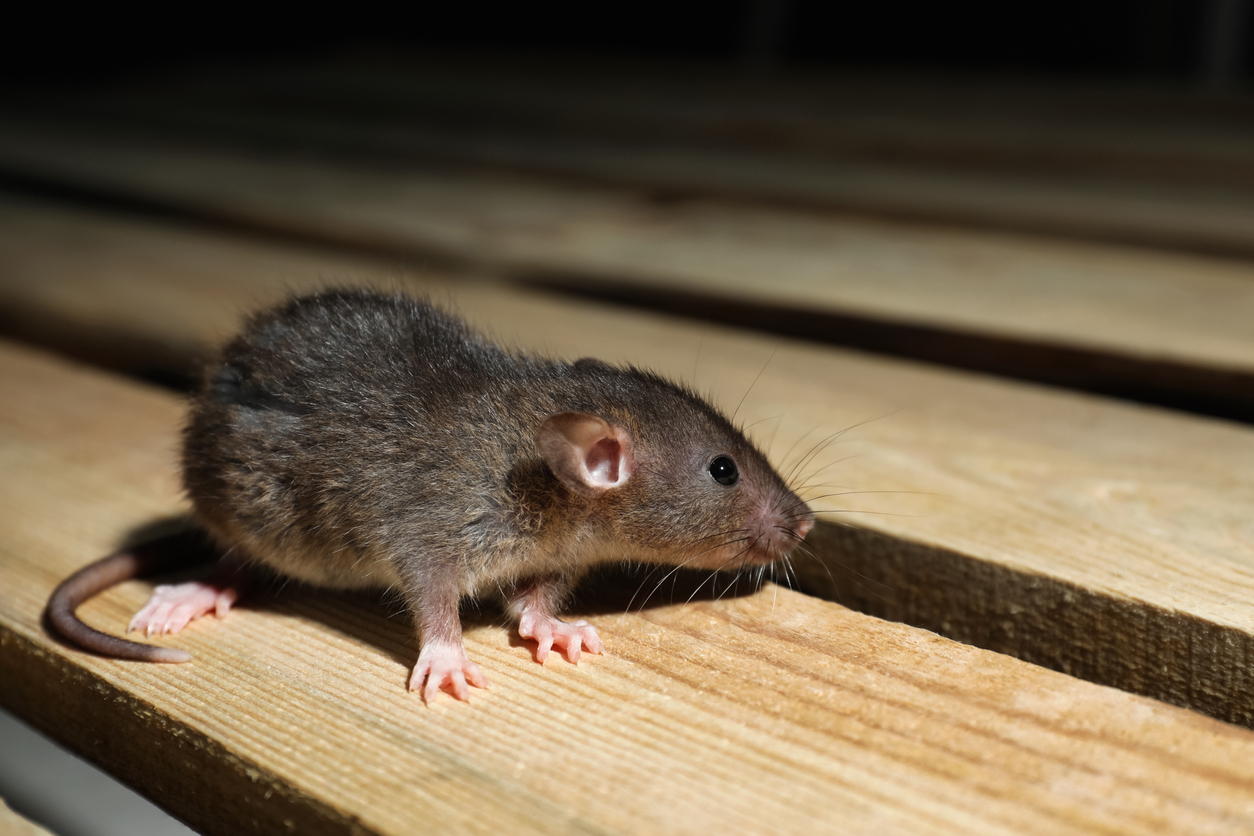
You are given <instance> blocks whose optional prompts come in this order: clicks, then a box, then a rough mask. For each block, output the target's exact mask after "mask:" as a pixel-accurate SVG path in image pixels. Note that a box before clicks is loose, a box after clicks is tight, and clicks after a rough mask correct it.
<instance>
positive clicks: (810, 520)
mask: <svg viewBox="0 0 1254 836" xmlns="http://www.w3.org/2000/svg"><path fill="white" fill-rule="evenodd" d="M812 528H814V517H805V518H803V519H800V520H798V521H797V525H796V527H795V529H794V530H795V531H796V532H797V536H798V537H800V538H801V539H803V540H804V539H805V536H806V535H807V534H809V533H810V529H812Z"/></svg>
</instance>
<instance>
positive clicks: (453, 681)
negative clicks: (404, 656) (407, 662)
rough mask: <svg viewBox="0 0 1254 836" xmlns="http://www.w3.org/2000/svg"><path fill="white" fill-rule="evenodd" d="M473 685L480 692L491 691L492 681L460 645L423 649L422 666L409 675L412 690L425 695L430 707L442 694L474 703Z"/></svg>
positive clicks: (438, 645)
mask: <svg viewBox="0 0 1254 836" xmlns="http://www.w3.org/2000/svg"><path fill="white" fill-rule="evenodd" d="M466 683H470V684H471V685H473V686H475V687H476V688H487V687H488V680H487V678H486V677H484V675H483V672H482V671H481V670H479V666H478V665H476V664H475V663H474V662H472V661H470V659H469V658H467V656H466V649H465V648H464V647H461V646H460V645H447V644H433V643H428V644H426V645H424V646H423V648H422V652H421V653H419V654H418V664H416V665H414V671H413V673H411V674H410V675H409V690H411V691H418V690H421V691H422V701H423V702H424V703H426V704H427V705H430V704H431V701H432V700H433V699H435V695H436V694H438V693H440V691H441V690H446V691H448V692H449V693H450V694H452V695H453V696H454V697H456V698H457V699H459V700H461V701H462V702H469V701H470V689H469V688H468V687H466Z"/></svg>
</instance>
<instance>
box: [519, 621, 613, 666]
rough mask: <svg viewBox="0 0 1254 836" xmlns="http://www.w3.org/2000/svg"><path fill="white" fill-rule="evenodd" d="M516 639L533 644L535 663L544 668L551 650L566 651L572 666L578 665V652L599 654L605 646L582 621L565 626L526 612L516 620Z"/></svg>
mask: <svg viewBox="0 0 1254 836" xmlns="http://www.w3.org/2000/svg"><path fill="white" fill-rule="evenodd" d="M518 635H520V636H522V637H523V638H524V639H534V640H535V642H536V661H537V662H539V663H540V664H542V665H543V664H544V660H545V659H547V658H549V651H550V650H552V649H553V648H554V647H556V648H558V649H559V650H565V651H566V658H567V659H568V660H569V661H570V662H571V663H572V664H576V665H577V664H579V655H580V652H581V651H582V650H583V649H584V648H587V649H588V652H589V653H601V652H603V651H604V650H605V645H603V644H602V643H601V638H600V637H599V636H598V635H597V628H595V627H593V626H592V625H591V624H589V623H588V622H586V621H573V622H566V621H562V620H561V619H559V618H554V617H553V616H551V615H544V614H543V613H539V612H536V611H535V610H529V611H527V612H525V613H523V615H522V617H521V618H519V619H518Z"/></svg>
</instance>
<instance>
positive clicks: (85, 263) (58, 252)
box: [0, 201, 1254, 725]
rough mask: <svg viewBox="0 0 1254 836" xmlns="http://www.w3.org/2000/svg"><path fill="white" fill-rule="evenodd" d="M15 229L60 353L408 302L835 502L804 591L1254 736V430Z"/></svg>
mask: <svg viewBox="0 0 1254 836" xmlns="http://www.w3.org/2000/svg"><path fill="white" fill-rule="evenodd" d="M4 217H5V222H4V223H0V276H2V277H3V283H2V285H3V294H4V295H3V298H2V302H3V307H4V309H6V310H7V311H8V312H9V318H10V319H11V320H13V321H16V320H19V319H24V318H29V319H31V320H32V321H36V322H39V323H43V324H42V325H41V326H40V327H39V328H38V329H37V332H38V333H37V335H38V336H42V338H43V339H45V340H47V341H49V342H51V343H53V344H60V343H62V342H63V341H64V338H63V337H61V336H60V334H61V333H62V332H63V331H68V332H70V333H71V334H75V335H77V334H81V333H106V334H121V333H125V332H127V331H128V330H131V329H134V331H135V333H136V334H137V338H138V339H139V340H140V341H141V342H143V343H144V344H147V345H150V346H158V347H161V346H164V347H165V348H164V349H163V350H164V351H166V352H167V353H168V354H169V356H171V357H174V358H187V357H190V356H192V355H194V354H195V352H196V351H197V350H198V349H200V348H201V347H202V346H203V345H204V344H205V343H206V342H209V341H211V340H213V339H216V338H218V337H220V336H221V335H222V334H224V333H226V332H227V331H228V330H229V329H230V328H231V327H232V325H233V323H234V322H235V321H236V320H237V319H238V317H239V315H240V313H241V311H242V310H245V309H248V308H250V307H253V306H256V305H258V304H260V303H262V302H263V301H265V300H267V299H273V298H275V297H276V296H277V295H279V294H280V293H281V292H282V290H283V289H284V288H287V289H292V290H299V289H302V288H304V289H308V288H311V287H316V286H322V285H324V284H325V283H326V282H327V281H350V282H351V281H367V282H372V283H382V284H385V285H387V284H389V283H396V282H401V283H403V284H405V285H406V286H412V287H415V288H427V289H432V288H434V292H435V293H436V296H437V298H440V299H449V300H451V301H452V302H453V303H454V304H455V306H456V307H457V308H458V309H460V310H461V311H463V312H464V313H465V314H466V315H467V316H468V317H469V318H470V319H471V320H472V321H473V322H476V323H478V324H479V325H481V326H484V327H486V328H487V329H488V330H489V331H490V332H491V333H494V334H496V335H498V336H499V337H501V338H502V339H504V340H505V341H506V342H509V343H511V344H516V345H521V346H525V347H530V348H532V349H538V350H544V351H549V352H554V353H557V354H560V355H564V356H570V357H577V356H587V355H595V356H600V357H604V358H606V359H608V360H611V361H618V362H634V363H637V364H641V365H644V366H647V367H652V368H657V369H660V370H662V371H664V372H666V373H669V374H671V375H673V376H675V377H677V378H680V379H685V380H689V381H691V382H692V383H693V384H694V385H695V386H697V387H698V388H699V389H701V390H703V391H710V392H711V393H712V396H713V397H714V399H715V400H716V401H717V402H720V403H722V404H723V405H724V406H725V407H726V408H727V409H728V411H729V412H730V411H733V410H736V411H737V417H738V419H739V420H741V421H743V422H744V423H745V424H746V425H748V426H750V427H751V428H752V432H753V434H755V435H756V436H757V437H758V438H759V439H760V440H761V441H762V443H763V445H764V446H765V447H767V448H768V449H769V450H770V451H771V452H772V454H773V455H774V457H775V458H776V460H777V461H779V462H781V464H782V466H783V468H784V470H785V471H790V470H791V469H792V468H794V466H795V467H796V468H797V469H796V471H795V474H794V475H796V477H797V480H798V481H799V482H800V483H802V484H809V485H810V487H811V488H812V494H827V493H833V492H835V493H837V494H840V495H838V496H834V497H830V498H828V499H825V500H822V501H816V506H817V507H819V508H821V509H825V510H827V511H829V512H831V513H829V515H828V516H827V518H826V519H827V520H828V524H826V525H824V526H821V529H822V530H821V531H820V532H817V533H816V534H815V535H812V537H813V538H814V548H815V550H816V551H817V552H818V553H819V555H820V556H821V557H823V558H824V561H825V563H824V564H823V565H819V564H814V565H802V564H799V565H798V567H797V571H798V572H800V573H801V574H802V575H803V576H804V577H805V579H806V581H807V583H808V584H810V586H811V588H813V589H816V590H820V591H822V592H823V593H824V594H825V595H827V596H828V597H831V598H834V599H836V600H838V601H842V602H846V603H848V604H850V605H852V606H855V607H856V608H858V609H861V610H864V611H867V612H870V613H873V614H877V615H882V616H884V617H888V618H891V619H894V620H898V621H904V622H907V623H912V624H919V625H924V626H927V627H929V628H932V629H935V630H937V631H939V632H942V633H944V634H946V635H950V636H953V637H957V638H960V639H963V640H966V641H970V642H972V643H975V644H978V645H980V646H983V647H988V648H992V649H994V650H998V651H1001V652H1006V653H1010V654H1013V655H1015V656H1018V657H1021V658H1024V659H1028V660H1031V661H1035V662H1039V663H1041V664H1044V665H1046V666H1049V667H1052V668H1056V669H1059V670H1065V671H1068V672H1071V673H1073V674H1075V675H1077V676H1080V677H1082V678H1085V679H1089V680H1092V681H1095V682H1099V683H1104V684H1112V685H1117V686H1118V687H1121V688H1125V689H1127V690H1130V691H1134V692H1137V693H1143V694H1148V695H1152V696H1155V697H1158V698H1161V699H1164V700H1167V701H1169V702H1173V703H1175V704H1178V705H1185V706H1189V707H1192V708H1195V709H1197V710H1199V711H1203V712H1205V713H1208V714H1211V715H1213V716H1216V717H1220V718H1222V719H1225V720H1230V721H1233V722H1237V723H1243V724H1246V725H1250V724H1254V696H1252V695H1254V682H1252V681H1251V676H1252V672H1251V668H1250V661H1249V660H1250V659H1251V658H1254V603H1252V602H1254V589H1252V587H1254V571H1252V567H1254V529H1252V528H1251V524H1250V517H1249V508H1250V507H1252V506H1254V478H1252V477H1251V474H1254V431H1251V430H1250V429H1248V428H1245V427H1241V426H1237V425H1230V424H1225V423H1223V422H1218V421H1211V420H1204V419H1198V418H1189V417H1184V416H1180V415H1176V414H1172V413H1168V412H1162V411H1156V410H1153V409H1148V408H1137V407H1133V406H1128V405H1120V404H1117V403H1113V402H1107V401H1103V400H1101V399H1096V398H1092V397H1086V396H1080V395H1067V394H1061V393H1058V392H1050V391H1046V390H1042V389H1038V388H1034V387H1031V386H1027V385H1016V384H1010V383H1005V382H997V381H992V380H988V379H982V378H979V377H976V376H970V375H964V374H961V373H954V372H940V371H937V370H934V369H926V368H923V367H919V366H913V365H910V364H906V363H901V362H894V361H889V360H883V359H874V358H870V357H867V356H862V355H857V354H851V353H844V352H840V351H837V350H832V349H823V348H817V347H814V346H810V345H805V344H801V343H795V342H789V341H786V340H780V339H768V338H762V337H750V336H746V335H744V334H742V333H736V332H731V331H727V330H722V329H717V328H712V327H709V326H697V325H693V324H691V323H684V322H679V321H672V320H666V319H662V318H657V317H645V316H641V315H638V314H630V313H626V312H622V311H615V310H611V309H607V308H605V307H601V306H597V305H593V304H588V303H576V302H572V301H569V300H567V301H559V300H556V299H552V298H544V297H542V296H539V295H534V294H529V293H524V292H521V291H518V290H509V289H506V288H501V287H492V286H489V285H480V284H474V283H468V282H461V283H448V282H440V283H436V284H432V281H433V278H432V277H431V276H427V277H423V276H422V275H419V274H416V273H406V272H405V271H403V270H400V269H398V268H397V266H396V265H387V264H380V263H378V262H369V261H366V260H360V259H359V260H355V261H353V260H345V259H336V258H333V257H331V256H329V255H327V254H325V253H318V252H311V251H308V250H298V249H281V248H278V247H276V246H273V245H271V244H266V243H261V242H257V241H251V242H250V241H240V240H235V239H230V238H227V237H223V236H211V235H207V234H203V233H199V232H196V231H192V230H185V229H180V228H177V227H162V226H160V225H156V224H145V223H139V222H135V221H127V220H121V219H110V218H108V217H105V216H102V215H99V214H93V213H83V212H74V211H67V210H64V209H57V208H50V207H41V206H39V205H38V204H17V203H14V202H12V201H10V202H9V203H8V205H7V209H6V210H5V216H4ZM58 322H60V323H62V325H61V326H60V327H58V326H57V323H58ZM70 339H71V341H74V340H77V339H79V338H78V337H77V336H74V337H71V338H70ZM764 367H765V368H764ZM742 400H743V403H742V404H741V405H740V406H739V407H737V404H738V403H739V402H741V401H742ZM842 431H843V435H841V436H840V437H839V438H837V439H835V440H834V441H835V443H834V445H833V446H831V447H826V448H824V447H822V446H821V443H822V440H823V439H825V438H827V437H829V436H831V435H832V434H834V433H839V432H842ZM811 453H813V458H811V459H810V460H809V462H808V464H799V463H801V462H803V461H804V457H805V456H806V455H808V454H811ZM862 491H867V492H869V493H865V494H863V493H859V492H862ZM846 494H847V495H846ZM842 521H850V522H856V523H857V524H858V526H859V527H858V528H856V529H852V528H843V527H841V526H839V525H838V524H832V523H840V522H842ZM829 573H830V574H829Z"/></svg>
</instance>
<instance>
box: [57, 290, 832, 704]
mask: <svg viewBox="0 0 1254 836" xmlns="http://www.w3.org/2000/svg"><path fill="white" fill-rule="evenodd" d="M182 468H183V484H184V487H185V489H186V491H187V494H188V496H189V497H190V499H191V502H192V506H193V512H194V516H195V518H196V520H197V521H198V522H199V524H200V525H201V526H203V527H204V529H205V530H206V531H207V532H208V533H209V534H210V535H211V536H212V538H213V540H214V541H216V543H217V545H218V546H219V547H220V548H221V551H222V554H224V555H225V557H224V558H223V561H222V563H221V564H220V566H219V569H218V571H217V572H216V574H215V575H214V576H213V577H211V578H210V579H209V580H207V581H203V582H197V583H190V584H181V585H177V586H161V587H157V588H156V590H155V591H154V593H153V596H152V599H151V600H150V601H149V602H148V603H147V604H146V605H145V606H144V607H143V609H141V610H140V612H139V613H138V614H137V615H136V616H135V619H134V620H133V621H132V623H131V629H132V630H142V631H144V632H145V633H147V634H148V635H151V634H152V633H158V634H163V633H173V632H177V631H178V630H180V629H182V628H183V627H184V626H185V625H186V624H187V623H188V622H189V621H190V620H192V619H194V618H197V617H200V616H202V615H205V614H207V613H210V612H212V613H216V614H217V615H218V616H222V615H225V613H226V612H227V611H228V610H229V609H230V607H231V606H232V604H233V603H234V602H235V600H236V598H237V596H238V594H239V586H240V584H239V578H238V575H237V570H236V567H238V566H241V565H245V566H246V565H248V564H252V563H255V564H261V565H263V566H265V567H268V568H269V569H271V570H273V571H275V572H278V573H279V574H280V575H282V576H285V577H288V578H292V579H295V580H298V581H304V582H308V583H311V584H315V585H318V586H322V587H328V588H331V589H340V590H348V589H359V588H370V587H386V588H392V589H395V590H397V591H398V592H399V593H400V595H401V596H402V597H403V598H404V600H405V602H406V604H407V606H408V608H409V610H410V611H411V612H412V614H413V618H414V621H415V624H416V627H417V631H418V638H419V648H420V650H419V654H418V661H417V663H416V664H415V666H414V668H413V671H412V673H411V675H410V677H409V682H408V688H409V690H410V691H421V693H422V698H423V700H424V701H425V702H428V703H429V702H430V701H431V700H432V699H433V698H434V697H435V696H436V695H437V694H438V693H439V691H441V690H445V691H447V692H449V693H451V694H452V695H453V696H454V697H456V698H458V699H460V700H466V699H468V695H469V688H468V685H473V686H476V687H480V688H482V687H486V686H487V681H486V679H485V678H484V675H483V673H482V671H480V669H479V667H478V666H477V665H476V664H475V663H474V662H472V661H471V660H470V659H469V658H468V657H467V655H466V650H465V647H464V645H463V642H462V630H461V622H460V619H459V615H458V606H459V603H460V601H461V599H462V598H467V597H482V596H488V595H495V596H500V598H501V599H502V600H503V602H504V605H505V608H506V611H507V612H508V614H509V616H510V618H511V619H512V621H513V623H514V625H515V626H516V628H517V630H518V633H519V634H520V635H521V636H522V637H524V638H527V639H533V640H535V641H536V642H537V644H538V649H537V651H536V659H537V660H538V661H539V662H541V663H542V662H543V661H544V660H545V658H546V657H547V656H548V654H549V652H550V650H551V649H552V648H553V647H557V648H559V649H562V650H565V651H566V655H567V658H568V659H569V660H570V661H571V662H578V660H579V657H580V653H581V651H582V650H584V649H586V650H587V651H588V652H590V653H601V652H602V650H603V646H602V643H601V639H600V638H599V637H598V636H597V632H596V629H595V628H594V627H593V626H591V625H590V624H588V623H587V622H584V621H577V622H574V623H568V622H565V621H562V620H560V619H559V618H558V617H557V613H558V612H559V610H560V607H561V604H562V602H563V600H564V599H565V597H566V596H567V593H568V592H569V591H570V590H571V588H572V586H573V585H574V584H575V583H576V582H577V581H578V580H579V578H580V577H581V576H583V575H584V574H585V573H586V572H587V571H588V570H589V569H590V568H592V567H593V566H595V565H598V564H601V563H606V562H612V561H623V560H633V561H644V562H651V563H658V564H665V565H670V566H682V567H692V568H700V569H710V570H714V569H733V570H734V569H743V568H748V567H764V566H766V565H768V564H769V563H771V562H772V561H775V560H778V559H780V558H781V557H784V556H786V555H787V554H788V553H789V552H791V551H792V550H793V548H794V547H795V546H797V544H799V543H800V542H801V541H802V540H803V539H804V538H805V536H806V534H807V533H808V532H809V531H810V529H811V528H812V527H813V525H814V514H813V513H812V512H811V510H810V508H809V507H808V506H807V505H806V503H805V502H803V501H802V500H801V499H799V498H798V497H797V496H796V494H794V493H793V491H792V490H790V489H789V487H788V486H787V485H786V484H785V482H784V480H783V479H782V478H781V477H780V476H779V475H778V474H777V473H776V472H775V470H774V469H773V468H772V467H771V465H770V464H769V463H768V462H767V460H766V458H765V456H763V455H762V454H761V453H760V452H759V451H758V450H757V449H756V448H755V447H754V445H753V444H752V443H750V442H749V441H748V439H746V438H745V436H744V435H743V434H742V433H741V432H740V431H739V430H738V429H736V427H735V426H733V424H732V422H731V421H729V420H728V419H727V418H726V417H725V416H724V415H723V414H722V413H720V412H719V411H718V410H717V409H716V408H714V407H713V406H711V405H710V404H709V403H708V402H706V401H705V400H703V399H702V398H700V397H699V396H698V395H696V394H695V393H694V392H692V391H691V390H690V389H688V388H685V387H684V386H681V385H678V384H676V383H672V382H671V381H669V380H666V379H665V378H663V377H661V376H659V375H657V374H654V373H652V372H649V371H644V370H641V369H638V368H633V367H618V366H613V365H610V364H608V363H605V362H602V361H600V360H593V359H583V360H578V361H576V362H573V363H569V362H563V361H560V360H555V359H548V358H543V357H536V356H531V355H527V354H523V353H519V352H514V351H509V350H506V349H504V348H502V347H500V346H498V345H496V344H494V343H492V342H490V341H489V340H487V339H486V338H484V337H482V336H480V335H479V334H477V333H476V332H474V331H473V330H471V329H470V327H469V326H468V325H466V323H465V322H463V321H462V320H461V319H459V318H457V317H455V316H453V315H451V314H449V313H447V312H445V311H444V310H442V309H440V308H439V307H436V306H434V305H432V304H431V303H429V302H428V301H425V300H422V299H417V298H413V297H410V296H407V295H405V294H401V293H379V292H374V291H368V290H327V291H323V292H320V293H316V294H312V295H307V296H301V297H296V298H292V299H290V300H289V301H287V302H286V303H285V304H283V305H281V306H279V307H277V308H275V309H272V310H269V311H266V312H263V313H260V314H258V315H255V316H253V317H252V318H251V319H250V320H249V321H248V323H247V324H246V326H245V327H244V329H243V332H242V333H241V334H240V335H239V336H238V337H237V338H235V340H234V341H232V342H231V343H229V344H228V345H227V346H226V347H225V349H224V350H223V351H222V352H221V355H220V357H219V358H218V359H217V360H216V362H214V363H212V364H211V365H210V366H209V367H208V368H207V369H206V371H205V373H204V375H203V379H202V382H201V384H200V386H199V389H198V391H197V392H196V393H195V394H194V396H193V398H192V402H191V410H190V417H189V419H188V422H187V426H186V428H185V430H184V433H183V450H182ZM153 559H154V558H152V557H151V555H150V554H145V553H144V552H143V550H142V549H140V550H132V551H130V552H122V553H119V554H117V555H114V556H112V557H109V558H105V559H104V560H101V561H98V562H97V563H94V564H92V565H91V566H88V567H87V568H85V569H83V570H81V571H80V572H78V573H76V574H75V575H74V576H72V577H71V578H69V579H68V580H67V581H66V582H65V583H63V584H62V585H61V587H59V588H58V589H57V591H56V592H54V593H53V596H52V598H51V600H50V601H49V605H48V616H49V620H50V621H51V623H52V624H53V625H54V626H55V628H56V629H57V630H58V631H59V632H60V633H62V635H64V636H65V637H66V638H68V639H70V640H71V641H73V642H74V643H76V644H79V645H81V646H83V647H85V648H88V649H91V650H96V651H97V652H100V653H103V654H104V655H108V656H113V657H117V658H129V659H139V660H145V661H161V662H181V661H186V660H187V659H190V658H191V657H190V656H189V655H188V654H187V653H186V652H184V651H181V650H176V649H173V648H158V647H154V646H151V645H145V644H140V643H137V642H131V641H127V640H125V639H121V638H117V637H114V636H109V635H107V634H104V633H100V632H98V631H95V630H92V629H91V628H89V627H87V626H86V625H85V624H83V623H82V622H81V621H79V620H78V618H77V616H76V615H75V609H76V608H77V606H78V605H79V604H81V603H82V602H83V601H85V600H86V599H87V598H89V597H91V596H92V595H94V594H96V593H98V592H100V591H101V590H103V589H105V588H107V587H108V586H111V585H113V584H115V583H118V582H120V581H121V580H124V579H126V578H128V577H131V576H133V575H135V574H136V573H137V572H138V571H140V570H141V569H142V568H143V567H144V566H145V565H146V563H145V561H146V560H147V561H148V562H151V560H153Z"/></svg>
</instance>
